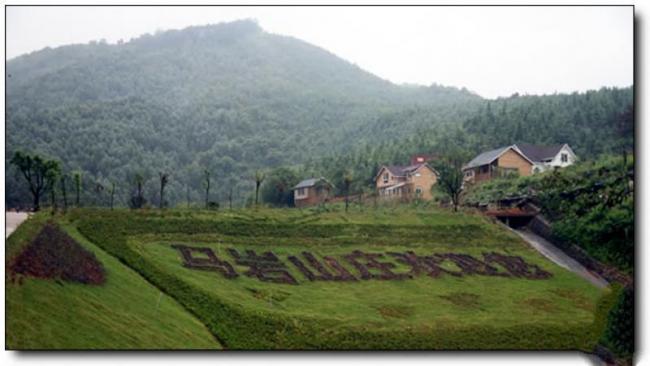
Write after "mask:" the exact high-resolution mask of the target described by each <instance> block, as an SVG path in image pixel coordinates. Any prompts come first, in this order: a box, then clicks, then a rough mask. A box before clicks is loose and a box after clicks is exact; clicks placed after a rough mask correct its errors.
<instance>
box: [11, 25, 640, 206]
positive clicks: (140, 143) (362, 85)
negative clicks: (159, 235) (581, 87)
mask: <svg viewBox="0 0 650 366" xmlns="http://www.w3.org/2000/svg"><path fill="white" fill-rule="evenodd" d="M6 82H7V84H6V85H7V89H6V90H7V105H6V131H7V140H6V143H7V149H6V162H8V160H9V159H10V157H11V156H12V155H13V153H14V152H15V151H16V150H18V149H21V150H26V151H30V152H38V153H41V154H43V155H46V156H48V157H51V158H56V159H58V160H60V161H61V162H62V163H63V166H64V171H66V172H70V171H73V170H79V171H81V172H82V173H83V182H84V183H83V185H84V193H83V198H82V201H85V202H87V203H88V204H102V203H106V201H107V199H108V198H107V196H106V193H105V192H104V193H103V194H102V193H101V192H102V191H101V190H98V189H97V187H98V185H97V183H99V184H101V185H103V186H104V187H106V186H109V185H110V182H115V183H116V184H117V186H118V193H117V198H118V202H120V203H122V204H124V203H125V202H126V199H127V197H128V195H129V194H130V192H131V190H132V189H133V177H134V176H135V175H136V174H140V175H142V176H144V177H145V179H146V180H147V182H146V184H145V187H146V194H145V196H146V198H147V199H148V200H150V201H151V202H152V203H156V199H157V196H156V192H157V188H156V185H157V182H156V180H157V177H158V172H168V173H171V179H170V183H169V187H168V189H167V192H168V194H167V197H169V201H170V203H171V204H176V203H182V202H185V200H186V198H187V197H186V196H187V192H188V188H189V196H190V199H191V200H192V201H193V202H201V201H202V197H203V183H202V173H203V171H204V170H205V169H208V170H210V171H211V172H212V177H213V182H212V188H211V195H212V197H211V200H214V201H221V202H223V201H224V199H225V198H224V197H225V195H226V193H227V192H228V191H229V190H230V187H234V195H235V196H236V200H238V199H241V198H243V197H246V196H248V195H249V194H250V192H251V187H252V180H251V177H252V175H253V172H254V171H255V170H256V169H259V168H270V167H277V166H287V165H291V166H295V165H299V164H303V167H307V168H310V167H311V168H314V169H316V168H317V167H318V166H320V165H319V164H316V163H314V164H312V163H306V162H310V161H311V162H315V161H318V159H321V157H323V156H338V155H340V154H349V153H350V152H351V151H359V149H365V147H366V146H379V145H381V146H386V145H387V144H388V145H390V144H393V145H392V146H393V147H392V148H393V149H396V150H400V151H402V152H405V151H407V150H408V151H410V150H412V149H413V148H414V145H405V146H406V147H407V148H401V147H399V146H395V144H396V142H400V143H402V142H404V143H405V144H406V143H409V141H410V139H413V138H417V137H418V136H419V137H420V138H423V137H424V136H434V137H435V136H438V137H439V136H441V135H442V133H443V132H446V131H452V130H453V131H456V129H458V128H461V129H463V131H466V132H467V133H470V134H471V135H472V136H475V137H480V138H482V139H483V140H482V141H483V143H484V144H485V145H488V144H489V142H490V141H491V139H492V138H493V137H494V134H495V131H496V129H495V128H494V126H493V125H490V126H488V127H486V126H487V122H486V121H488V120H487V119H485V118H483V117H481V116H486V115H489V114H486V113H485V108H486V103H488V102H487V101H485V100H483V99H482V98H480V97H479V96H477V95H475V94H473V93H471V92H468V91H467V90H465V89H458V88H453V87H443V86H439V85H432V86H429V87H424V86H400V85H395V84H392V83H390V82H388V81H386V80H383V79H381V78H379V77H377V76H375V75H372V74H370V73H368V72H366V71H364V70H362V69H360V68H359V67H357V66H355V65H353V64H351V63H349V62H347V61H345V60H343V59H341V58H339V57H337V56H335V55H333V54H331V53H330V52H328V51H326V50H323V49H321V48H318V47H316V46H313V45H310V44H308V43H306V42H303V41H300V40H298V39H295V38H292V37H285V36H280V35H275V34H270V33H267V32H265V31H264V30H262V29H261V28H260V27H259V26H258V25H257V24H256V23H255V22H253V21H248V20H246V21H237V22H232V23H222V24H218V25H210V26H201V27H190V28H187V29H184V30H176V31H166V32H161V33H157V34H155V35H144V36H141V37H139V38H136V39H133V40H130V41H128V42H120V43H118V44H107V43H104V42H94V43H91V44H85V45H71V46H64V47H59V48H55V49H44V50H41V51H38V52H33V53H31V54H28V55H24V56H20V57H17V58H15V59H12V60H10V61H8V62H7V77H6ZM598 93H601V92H598ZM601 94H603V95H605V96H604V97H603V98H604V100H605V101H604V102H603V103H604V104H603V108H599V109H598V111H599V112H598V113H599V116H601V117H602V118H601V117H599V118H600V120H597V121H592V120H591V119H589V118H590V116H589V115H586V117H585V119H584V121H583V122H584V123H582V124H580V126H578V130H574V131H569V132H571V133H572V134H574V135H575V134H577V133H583V134H585V136H587V135H589V136H591V135H590V131H596V127H595V126H600V125H602V124H604V123H607V121H610V120H611V118H612V117H611V116H613V115H615V114H616V113H618V112H619V110H622V109H623V108H624V107H625V103H628V102H629V103H631V99H632V98H631V89H624V90H613V91H612V90H605V91H604V92H603V93H601ZM614 94H616V95H617V96H616V97H615V98H614V97H613V96H614ZM557 97H558V98H561V97H562V96H557ZM610 97H611V98H610ZM530 98H531V100H532V102H531V103H529V105H530V107H525V108H524V110H531V111H533V112H532V115H537V114H536V113H538V112H535V111H538V110H541V109H540V108H539V106H540V105H541V106H544V107H543V109H544V110H546V108H549V107H548V105H547V104H544V103H538V102H536V101H537V100H550V99H544V98H547V97H530ZM548 98H551V97H548ZM578 99H580V98H578ZM598 104H599V105H600V104H602V103H600V101H599V102H598ZM563 105H564V104H561V103H560V105H559V107H560V108H561V107H562V106H563ZM588 105H589V106H591V105H592V104H588ZM550 108H551V109H553V108H555V107H550ZM571 110H574V109H571ZM494 113H500V110H498V109H496V110H495V111H494ZM522 113H523V112H522ZM585 113H586V111H585ZM497 116H498V114H497ZM558 116H562V117H561V118H559V117H558ZM603 116H604V117H603ZM511 117H512V120H513V121H519V122H517V123H519V124H522V123H524V125H522V126H520V127H518V128H519V131H521V133H520V135H521V137H522V139H524V140H527V141H528V142H536V141H533V140H532V139H530V138H527V137H532V136H528V135H529V132H530V131H531V129H530V128H528V127H529V126H527V125H525V123H533V122H521V120H518V119H517V116H516V115H511ZM538 117H539V116H538ZM551 117H552V118H553V119H554V122H553V123H554V126H555V125H558V124H561V123H563V121H565V114H562V113H559V114H558V113H556V114H555V115H554V117H553V116H551ZM551 117H549V118H551ZM476 118H480V121H479V120H476ZM540 118H541V119H540ZM539 120H544V117H543V116H542V117H539V118H536V119H528V120H526V121H539ZM472 121H474V122H472ZM496 123H497V124H498V123H500V121H499V120H496ZM509 123H510V122H509ZM534 123H537V122H534ZM510 124H512V123H510ZM556 132H557V131H556ZM499 136H500V135H499ZM535 137H536V138H537V137H539V135H535ZM561 137H562V135H561V134H560V135H559V137H558V135H557V134H556V135H553V136H551V135H548V136H547V140H548V141H549V142H564V141H551V140H557V139H560V140H561ZM589 138H592V137H589ZM609 138H611V136H609ZM436 140H437V138H436ZM596 141H598V140H596ZM430 142H431V141H429V142H428V144H429V145H430ZM378 144H379V145H378ZM474 147H476V146H474ZM378 157H379V156H378ZM312 159H315V160H312ZM7 166H8V170H7V173H8V174H7V189H6V193H7V198H6V199H7V203H8V204H9V205H10V206H12V205H15V204H17V203H20V202H29V201H30V200H29V194H28V192H27V190H26V188H25V187H24V184H22V182H21V181H20V179H21V178H20V177H19V176H18V175H17V174H16V172H15V171H14V169H12V168H9V165H8V164H7ZM323 170H325V169H323ZM303 173H304V174H308V172H301V173H300V174H303ZM323 174H325V173H323Z"/></svg>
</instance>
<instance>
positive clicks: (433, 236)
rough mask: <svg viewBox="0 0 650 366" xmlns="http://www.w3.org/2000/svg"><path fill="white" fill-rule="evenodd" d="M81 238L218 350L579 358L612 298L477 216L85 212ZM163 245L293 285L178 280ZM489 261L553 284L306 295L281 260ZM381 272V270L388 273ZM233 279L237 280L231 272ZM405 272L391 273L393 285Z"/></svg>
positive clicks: (401, 287)
mask: <svg viewBox="0 0 650 366" xmlns="http://www.w3.org/2000/svg"><path fill="white" fill-rule="evenodd" d="M70 217H71V219H72V220H73V222H74V223H75V225H76V226H78V227H79V230H80V232H81V233H83V235H85V236H87V237H88V238H89V239H90V240H92V241H93V242H94V243H96V244H97V245H99V246H100V247H102V248H103V249H105V250H106V251H108V252H109V253H111V254H113V255H115V256H116V257H118V258H119V259H120V260H122V261H123V262H124V263H126V264H128V265H129V266H130V267H132V268H133V269H135V270H136V271H137V272H139V273H140V274H141V275H143V276H144V277H145V278H147V279H148V280H149V281H151V282H152V283H155V284H156V285H157V286H158V287H160V288H161V289H163V290H164V291H165V292H166V293H168V294H169V295H170V296H172V297H174V298H175V299H176V300H178V301H179V302H180V303H181V304H182V305H183V306H185V307H186V308H187V309H188V310H190V311H191V312H192V313H194V314H195V315H196V316H197V317H198V318H199V319H201V320H202V321H203V322H204V323H205V325H206V326H207V327H208V328H209V329H210V331H211V332H212V333H213V334H215V336H217V337H218V339H220V340H221V341H223V343H224V344H225V346H226V347H228V348H231V349H581V350H591V349H592V348H593V346H594V345H595V343H596V342H597V340H598V339H599V337H600V336H601V334H602V332H603V327H604V318H605V314H606V312H607V310H608V309H609V308H611V306H612V301H613V300H612V299H613V296H614V295H613V292H612V291H610V290H605V291H601V290H600V289H598V288H596V287H594V286H592V285H591V284H589V283H588V282H586V281H584V280H583V279H581V278H580V277H578V276H576V275H574V274H572V273H570V272H568V271H566V270H564V269H562V268H560V267H558V266H556V265H554V264H553V263H551V262H549V261H548V260H546V259H545V258H544V257H542V256H541V255H540V254H539V253H537V252H536V251H534V250H533V249H531V248H529V247H528V246H527V245H526V244H525V243H523V242H522V241H521V239H519V238H517V237H516V236H514V235H513V234H511V233H509V232H508V231H506V230H504V229H502V228H500V227H499V226H497V225H493V224H491V223H489V222H488V221H487V220H486V219H485V218H483V217H481V216H478V215H469V214H452V213H449V212H446V211H439V210H435V209H429V208H420V209H412V208H393V209H378V210H366V211H365V212H354V213H352V212H351V213H349V214H344V213H342V212H341V211H340V210H337V209H336V208H334V210H333V211H319V210H303V211H300V210H289V209H287V210H278V209H276V210H265V209H260V210H258V211H233V212H219V213H213V212H200V211H199V212H190V211H182V210H171V211H165V212H162V213H161V212H158V211H154V212H147V211H142V212H128V211H115V212H108V211H105V210H97V211H92V210H85V211H83V212H76V213H74V214H72V215H71V216H70ZM172 243H182V244H186V245H194V246H202V247H210V248H212V249H213V250H214V251H215V252H216V253H217V254H218V255H219V256H220V257H221V258H223V259H227V260H229V261H230V262H231V263H234V261H233V260H232V258H231V257H229V256H228V254H226V253H225V249H226V248H236V249H238V250H239V251H240V252H241V251H242V250H244V249H254V250H256V251H258V253H260V252H261V251H263V250H264V251H266V250H272V251H273V252H274V253H275V254H276V255H277V256H278V257H280V259H281V260H283V261H284V262H285V263H286V264H287V266H288V267H289V269H290V271H291V273H292V275H293V276H294V277H295V278H296V279H298V281H299V282H300V285H299V286H291V285H284V284H273V283H267V282H260V281H258V280H257V279H251V278H248V277H246V276H243V275H242V276H239V277H238V278H236V279H234V280H228V279H225V278H224V277H223V276H222V275H221V274H219V273H216V272H204V271H197V270H191V269H187V268H184V267H183V266H182V261H181V257H180V255H179V253H178V252H177V251H176V250H174V249H173V248H171V244H172ZM355 249H361V250H363V251H365V252H388V251H400V252H403V251H406V250H412V251H414V252H416V253H418V254H423V255H424V254H431V253H432V252H435V253H443V252H456V253H465V254H472V255H474V256H475V257H478V258H480V255H481V253H483V252H486V251H496V252H500V253H503V254H507V255H517V256H521V257H523V258H524V259H525V260H526V261H527V262H529V263H532V264H536V265H538V266H540V267H541V268H543V269H544V270H547V271H549V272H551V273H552V274H553V277H551V278H550V279H547V280H527V279H521V278H516V279H515V278H499V277H484V276H466V277H462V278H456V277H451V276H446V275H443V276H442V277H440V278H436V279H432V278H428V277H425V276H421V277H416V278H414V279H409V280H402V281H378V280H368V281H359V282H356V283H340V282H323V281H317V282H309V281H307V280H306V279H305V278H304V276H302V275H301V274H300V273H299V272H298V271H297V270H296V268H295V267H293V266H292V265H291V264H290V263H289V262H288V261H287V260H286V258H287V255H290V254H293V255H297V254H299V253H300V252H301V251H303V250H308V251H311V252H312V253H314V254H315V255H316V256H317V257H319V258H320V257H322V256H323V255H333V256H335V257H337V258H339V259H340V262H341V263H342V264H343V265H344V266H346V267H347V268H348V270H350V271H351V272H353V273H354V274H355V275H358V273H357V272H355V270H354V268H351V267H350V265H349V264H346V262H345V261H344V260H342V259H341V257H340V256H341V255H343V254H346V253H349V252H351V251H352V250H355ZM391 262H394V261H391ZM236 269H237V272H238V273H240V274H242V273H243V272H244V270H245V269H246V268H245V267H241V266H236ZM406 270H407V268H406V267H404V266H401V267H400V266H399V265H398V267H397V268H396V269H395V271H396V272H404V271H406Z"/></svg>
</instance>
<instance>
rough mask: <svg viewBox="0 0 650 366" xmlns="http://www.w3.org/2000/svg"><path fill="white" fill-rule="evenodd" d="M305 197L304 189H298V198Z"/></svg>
mask: <svg viewBox="0 0 650 366" xmlns="http://www.w3.org/2000/svg"><path fill="white" fill-rule="evenodd" d="M304 195H305V189H304V188H298V196H304Z"/></svg>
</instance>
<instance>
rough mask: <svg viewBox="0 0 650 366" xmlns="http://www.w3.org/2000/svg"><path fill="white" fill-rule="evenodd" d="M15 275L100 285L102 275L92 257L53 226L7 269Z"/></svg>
mask: <svg viewBox="0 0 650 366" xmlns="http://www.w3.org/2000/svg"><path fill="white" fill-rule="evenodd" d="M9 269H10V271H11V277H12V279H14V280H15V279H16V275H18V274H20V275H24V276H30V277H37V278H53V279H60V280H63V281H70V282H79V283H83V284H89V285H100V284H102V283H104V281H105V280H106V272H105V270H104V267H103V266H102V264H101V263H100V262H99V260H97V258H96V257H95V255H94V254H93V253H92V252H90V251H88V250H86V249H84V248H83V247H82V246H81V245H80V244H79V243H77V242H76V241H75V240H74V239H72V238H71V237H70V236H69V235H68V234H67V233H65V232H64V231H63V230H61V229H60V228H59V227H58V226H57V225H55V224H52V223H47V224H46V225H45V226H44V227H43V229H42V230H41V232H40V233H39V234H38V235H37V236H36V237H35V238H34V240H32V242H31V243H29V244H28V245H27V247H25V249H24V250H23V251H22V253H20V254H19V255H18V256H17V257H16V258H15V259H14V260H13V262H12V263H11V265H10V267H9Z"/></svg>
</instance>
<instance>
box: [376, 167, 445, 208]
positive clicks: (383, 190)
mask: <svg viewBox="0 0 650 366" xmlns="http://www.w3.org/2000/svg"><path fill="white" fill-rule="evenodd" d="M437 181H438V173H437V172H436V171H435V170H434V169H433V168H432V167H431V166H429V164H427V163H426V162H419V163H415V164H411V165H407V166H401V165H384V166H382V167H381V168H380V169H379V172H378V173H377V175H376V176H375V184H376V187H377V194H378V195H379V197H381V198H384V199H399V200H404V201H409V200H412V199H415V198H418V199H423V200H430V199H431V198H433V195H432V194H431V187H433V185H434V184H436V182H437Z"/></svg>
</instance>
